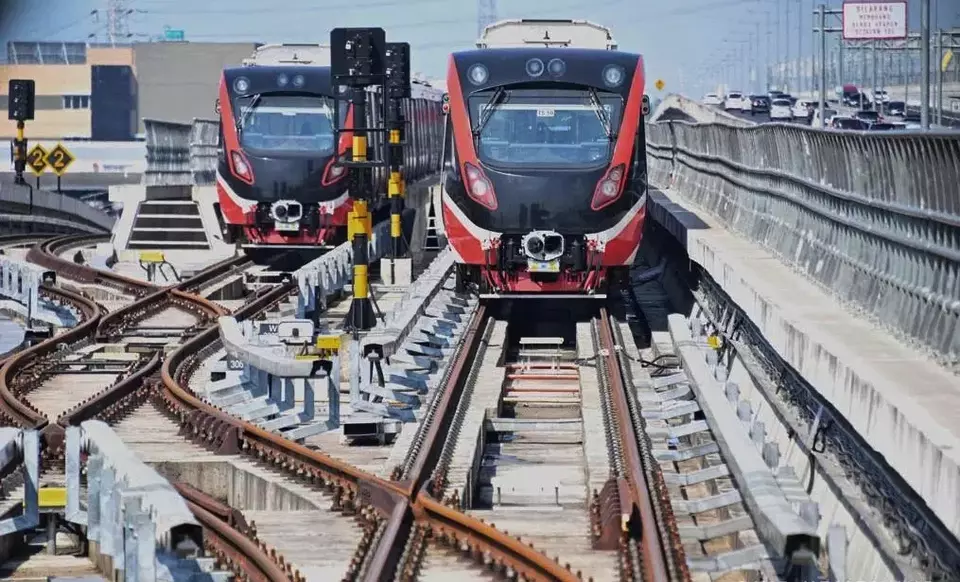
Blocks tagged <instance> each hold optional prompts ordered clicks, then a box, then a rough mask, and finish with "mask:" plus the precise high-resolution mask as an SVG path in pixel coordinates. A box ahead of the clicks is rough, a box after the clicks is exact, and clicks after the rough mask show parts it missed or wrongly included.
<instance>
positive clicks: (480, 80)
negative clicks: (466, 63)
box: [467, 63, 490, 86]
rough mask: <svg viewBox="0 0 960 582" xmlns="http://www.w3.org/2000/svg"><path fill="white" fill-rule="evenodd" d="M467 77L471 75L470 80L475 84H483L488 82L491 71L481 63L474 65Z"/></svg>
mask: <svg viewBox="0 0 960 582" xmlns="http://www.w3.org/2000/svg"><path fill="white" fill-rule="evenodd" d="M467 77H469V79H470V82H471V83H473V84H474V85H478V86H479V85H483V84H484V83H486V82H487V79H489V78H490V71H488V70H487V68H486V67H485V66H483V65H481V64H480V63H477V64H476V65H473V66H472V67H470V69H469V70H468V71H467Z"/></svg>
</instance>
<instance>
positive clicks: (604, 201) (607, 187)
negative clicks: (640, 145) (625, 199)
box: [590, 164, 626, 210]
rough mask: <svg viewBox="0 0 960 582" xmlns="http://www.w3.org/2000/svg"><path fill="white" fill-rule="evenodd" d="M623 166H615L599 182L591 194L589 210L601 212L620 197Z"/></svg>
mask: <svg viewBox="0 0 960 582" xmlns="http://www.w3.org/2000/svg"><path fill="white" fill-rule="evenodd" d="M625 169H626V168H625V167H624V165H623V164H620V165H619V166H616V167H615V168H613V169H612V170H610V171H609V172H607V174H606V175H605V176H604V177H603V179H602V180H600V183H599V184H597V189H596V190H595V191H594V193H593V201H592V202H591V203H590V209H591V210H602V209H604V208H606V207H607V206H609V205H611V204H613V203H614V202H615V201H616V200H617V198H619V197H620V192H621V190H622V186H623V177H624V170H625Z"/></svg>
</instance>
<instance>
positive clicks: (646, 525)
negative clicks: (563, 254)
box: [597, 307, 670, 582]
mask: <svg viewBox="0 0 960 582" xmlns="http://www.w3.org/2000/svg"><path fill="white" fill-rule="evenodd" d="M597 327H598V331H599V338H598V339H599V344H600V349H601V353H600V354H599V355H600V356H601V360H602V361H603V366H604V367H605V368H606V371H607V380H608V382H609V384H610V399H611V402H612V404H613V413H614V415H615V416H616V420H617V430H618V431H619V437H620V442H621V445H620V450H621V453H622V455H623V462H624V465H625V469H626V475H625V477H626V479H627V489H628V493H626V494H625V492H624V491H623V488H620V511H621V515H625V516H626V515H629V517H628V518H627V520H628V522H627V523H624V524H623V525H624V528H627V527H630V528H631V529H633V528H636V529H637V530H638V531H639V533H640V547H641V552H642V557H643V560H642V562H643V564H642V567H643V571H644V580H645V582H668V581H669V580H670V576H669V574H668V572H667V564H666V555H665V553H664V549H663V547H662V544H661V540H660V532H659V528H658V527H657V517H656V514H655V513H654V510H653V504H652V502H651V498H650V495H651V491H650V487H649V486H648V484H647V477H646V473H645V471H644V467H643V462H642V461H641V458H640V449H639V448H638V447H639V445H638V443H639V439H638V435H637V434H636V430H635V427H634V425H633V417H632V415H631V414H630V404H629V402H628V401H627V394H626V386H625V385H624V382H623V375H622V374H621V371H620V363H619V359H618V349H617V342H616V339H615V337H614V332H613V326H612V324H611V322H610V316H609V314H608V313H607V309H606V307H601V308H600V315H599V321H598V326H597ZM624 497H628V498H626V499H624ZM636 519H639V524H638V523H636V522H635V520H636Z"/></svg>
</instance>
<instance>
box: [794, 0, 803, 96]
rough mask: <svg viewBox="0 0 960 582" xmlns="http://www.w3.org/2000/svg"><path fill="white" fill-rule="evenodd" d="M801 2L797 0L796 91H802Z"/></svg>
mask: <svg viewBox="0 0 960 582" xmlns="http://www.w3.org/2000/svg"><path fill="white" fill-rule="evenodd" d="M804 72H805V67H804V66H803V0H797V89H796V90H797V91H802V90H803V77H804Z"/></svg>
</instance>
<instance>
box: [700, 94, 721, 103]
mask: <svg viewBox="0 0 960 582" xmlns="http://www.w3.org/2000/svg"><path fill="white" fill-rule="evenodd" d="M703 104H704V105H723V99H721V98H720V96H719V95H717V94H716V93H707V94H706V95H704V96H703Z"/></svg>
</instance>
